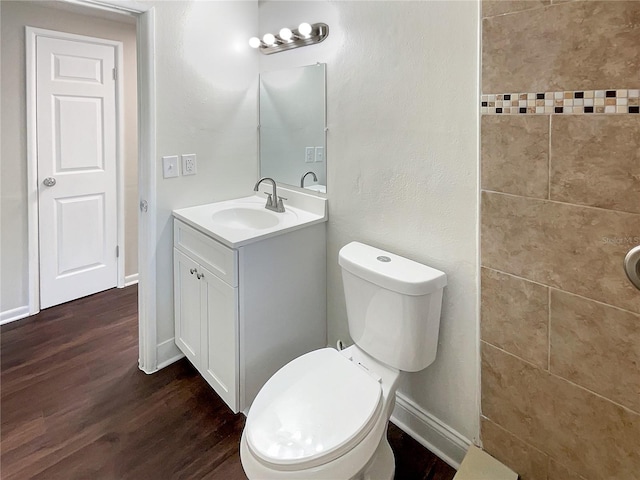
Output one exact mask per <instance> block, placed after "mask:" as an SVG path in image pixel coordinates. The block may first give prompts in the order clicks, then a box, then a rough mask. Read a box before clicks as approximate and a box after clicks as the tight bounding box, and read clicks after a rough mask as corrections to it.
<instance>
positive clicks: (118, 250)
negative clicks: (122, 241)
mask: <svg viewBox="0 0 640 480" xmlns="http://www.w3.org/2000/svg"><path fill="white" fill-rule="evenodd" d="M119 257H120V245H116V258H119Z"/></svg>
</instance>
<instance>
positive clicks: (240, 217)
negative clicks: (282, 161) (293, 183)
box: [173, 187, 327, 248]
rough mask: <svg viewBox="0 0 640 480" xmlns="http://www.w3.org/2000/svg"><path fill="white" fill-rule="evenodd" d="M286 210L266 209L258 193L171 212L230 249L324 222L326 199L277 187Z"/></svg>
mask: <svg viewBox="0 0 640 480" xmlns="http://www.w3.org/2000/svg"><path fill="white" fill-rule="evenodd" d="M280 190H282V192H284V195H285V196H286V198H287V199H288V200H287V201H286V202H285V211H284V212H282V213H277V212H272V211H271V210H267V209H266V208H265V198H264V196H262V195H261V194H255V195H252V196H250V197H242V198H236V199H233V200H223V201H222V202H215V203H208V204H205V205H197V206H194V207H186V208H181V209H178V210H174V211H173V216H174V217H175V218H177V219H178V220H181V221H182V222H184V223H186V224H187V225H190V226H192V227H193V228H195V229H197V230H198V231H200V232H202V233H204V234H205V235H207V236H209V237H211V238H213V239H214V240H217V241H219V242H221V243H222V244H224V245H226V246H227V247H230V248H238V247H242V246H244V245H248V244H250V243H253V242H257V241H259V240H264V239H266V238H271V237H274V236H276V235H282V234H283V233H287V232H291V231H293V230H297V229H299V228H304V227H307V226H310V225H314V224H316V223H321V222H326V221H327V199H326V198H321V197H318V196H315V195H309V194H307V193H304V192H298V191H295V190H289V189H286V188H282V187H280V189H279V191H280Z"/></svg>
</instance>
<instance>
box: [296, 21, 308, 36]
mask: <svg viewBox="0 0 640 480" xmlns="http://www.w3.org/2000/svg"><path fill="white" fill-rule="evenodd" d="M298 32H299V33H300V35H302V36H303V37H308V36H309V34H310V33H311V25H309V24H308V23H301V24H300V25H298Z"/></svg>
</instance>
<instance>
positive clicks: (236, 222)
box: [211, 207, 279, 230]
mask: <svg viewBox="0 0 640 480" xmlns="http://www.w3.org/2000/svg"><path fill="white" fill-rule="evenodd" d="M276 215H277V214H276V213H271V212H270V211H269V210H266V209H264V208H263V209H261V210H256V209H254V208H242V207H233V208H227V209H226V210H220V211H218V212H216V213H214V214H213V215H211V220H213V221H214V222H216V223H219V224H220V225H224V226H225V227H227V228H233V229H246V228H251V229H255V230H260V229H263V228H271V227H275V226H276V225H277V224H278V222H279V220H278V217H277V216H276Z"/></svg>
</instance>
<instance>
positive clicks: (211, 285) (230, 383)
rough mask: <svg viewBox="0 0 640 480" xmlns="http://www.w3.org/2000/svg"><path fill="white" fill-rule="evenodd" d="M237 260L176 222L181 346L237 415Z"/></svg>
mask: <svg viewBox="0 0 640 480" xmlns="http://www.w3.org/2000/svg"><path fill="white" fill-rule="evenodd" d="M237 255H238V253H237V251H235V250H232V249H230V248H227V247H225V246H224V245H222V244H220V243H218V242H216V241H215V240H213V239H210V238H208V237H206V236H205V235H203V234H202V233H200V232H198V231H196V230H194V229H193V228H191V227H189V226H188V225H185V224H184V223H182V222H179V221H177V220H176V221H175V225H174V252H173V265H174V267H173V268H174V273H173V276H174V300H175V335H176V336H175V342H176V345H177V346H178V348H180V350H182V352H183V353H184V354H185V356H186V357H187V358H188V359H189V361H191V363H192V364H193V365H194V366H195V367H196V368H197V369H198V371H199V372H200V374H201V375H202V376H203V377H204V379H205V380H206V381H207V382H208V383H209V384H210V385H211V386H212V387H213V389H214V390H215V391H216V392H217V393H218V395H220V397H221V398H222V399H223V400H224V401H225V402H226V403H227V405H229V407H230V408H231V409H232V410H233V411H234V412H238V409H239V406H240V405H239V401H240V399H239V391H238V374H239V358H238V355H239V351H238V348H237V345H238V286H237V274H236V272H237Z"/></svg>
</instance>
